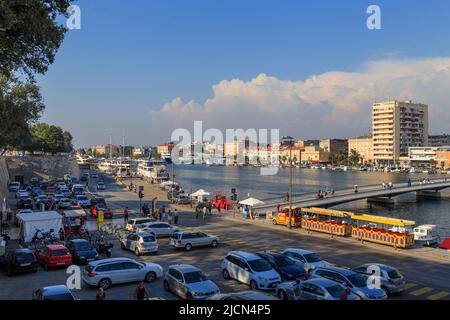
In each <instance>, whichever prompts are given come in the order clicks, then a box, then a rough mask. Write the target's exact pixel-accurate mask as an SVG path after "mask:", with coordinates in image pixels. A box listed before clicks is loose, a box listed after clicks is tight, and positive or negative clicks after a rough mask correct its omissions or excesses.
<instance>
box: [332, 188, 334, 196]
mask: <svg viewBox="0 0 450 320" xmlns="http://www.w3.org/2000/svg"><path fill="white" fill-rule="evenodd" d="M331 195H332V196H334V189H333V188H332V189H331Z"/></svg>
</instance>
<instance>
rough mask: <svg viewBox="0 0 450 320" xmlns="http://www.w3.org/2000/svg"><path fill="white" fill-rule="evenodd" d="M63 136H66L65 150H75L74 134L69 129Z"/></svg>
mask: <svg viewBox="0 0 450 320" xmlns="http://www.w3.org/2000/svg"><path fill="white" fill-rule="evenodd" d="M63 138H64V152H72V151H73V144H72V139H73V137H72V134H71V133H70V132H68V131H64V132H63Z"/></svg>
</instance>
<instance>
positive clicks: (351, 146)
mask: <svg viewBox="0 0 450 320" xmlns="http://www.w3.org/2000/svg"><path fill="white" fill-rule="evenodd" d="M352 150H355V151H356V152H358V154H359V155H360V156H361V163H362V164H368V163H372V162H373V142H372V136H360V137H355V138H350V139H348V155H350V154H351V152H352Z"/></svg>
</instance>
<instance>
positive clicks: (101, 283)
mask: <svg viewBox="0 0 450 320" xmlns="http://www.w3.org/2000/svg"><path fill="white" fill-rule="evenodd" d="M162 276H163V268H162V267H161V266H160V265H159V264H156V263H144V262H138V261H135V260H133V259H129V258H109V259H103V260H97V261H93V262H89V264H88V265H87V266H86V267H85V268H84V271H83V274H82V276H81V277H82V279H83V281H84V282H85V283H86V284H87V285H89V286H96V287H101V288H103V289H108V288H109V287H110V286H111V285H113V284H121V283H129V282H138V281H142V280H144V281H147V282H153V281H155V280H156V279H157V278H160V277H162Z"/></svg>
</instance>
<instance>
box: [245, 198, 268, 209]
mask: <svg viewBox="0 0 450 320" xmlns="http://www.w3.org/2000/svg"><path fill="white" fill-rule="evenodd" d="M239 204H243V205H246V206H250V207H254V206H259V205H262V204H264V201H261V200H258V199H256V198H248V199H245V200H242V201H239Z"/></svg>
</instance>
